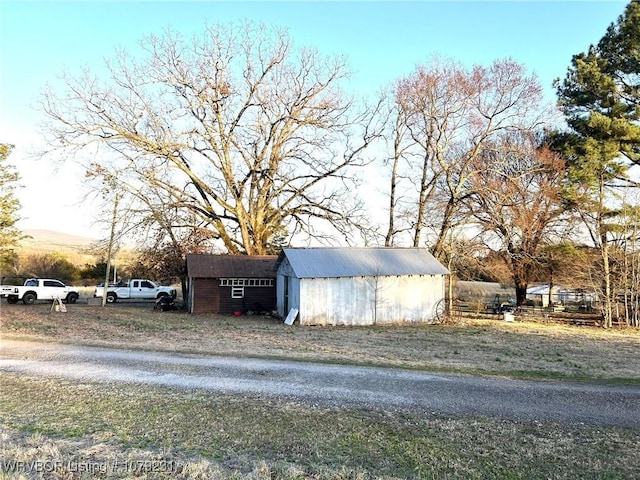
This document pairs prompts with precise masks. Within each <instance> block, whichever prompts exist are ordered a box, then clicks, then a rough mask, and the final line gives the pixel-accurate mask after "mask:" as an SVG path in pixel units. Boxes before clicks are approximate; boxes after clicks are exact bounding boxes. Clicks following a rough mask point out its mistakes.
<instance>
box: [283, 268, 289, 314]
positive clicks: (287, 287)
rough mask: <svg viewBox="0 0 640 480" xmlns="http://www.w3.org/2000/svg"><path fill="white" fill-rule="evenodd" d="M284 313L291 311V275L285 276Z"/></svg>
mask: <svg viewBox="0 0 640 480" xmlns="http://www.w3.org/2000/svg"><path fill="white" fill-rule="evenodd" d="M283 290H284V314H285V315H286V314H287V313H288V312H289V276H288V275H285V276H284V288H283Z"/></svg>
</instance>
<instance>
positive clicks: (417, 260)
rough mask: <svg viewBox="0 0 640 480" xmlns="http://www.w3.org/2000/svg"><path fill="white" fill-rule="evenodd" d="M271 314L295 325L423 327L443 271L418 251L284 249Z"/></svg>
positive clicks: (440, 293)
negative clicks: (293, 317) (294, 317)
mask: <svg viewBox="0 0 640 480" xmlns="http://www.w3.org/2000/svg"><path fill="white" fill-rule="evenodd" d="M276 268H277V281H276V289H277V310H278V314H279V315H280V316H282V317H287V315H288V314H289V313H290V312H291V311H292V310H293V311H294V312H295V311H296V310H297V311H298V318H299V320H300V324H301V325H374V324H385V323H386V324H390V323H397V322H429V321H432V320H433V319H434V317H435V315H436V311H437V308H438V305H439V304H440V302H442V301H443V299H444V295H445V278H446V275H448V274H449V271H448V270H447V269H446V268H445V267H444V266H442V264H440V262H438V261H437V260H436V259H435V258H434V257H433V255H431V253H430V252H429V251H428V250H427V249H423V248H300V249H297V248H285V249H283V251H282V253H281V254H280V256H279V257H278V261H277V265H276Z"/></svg>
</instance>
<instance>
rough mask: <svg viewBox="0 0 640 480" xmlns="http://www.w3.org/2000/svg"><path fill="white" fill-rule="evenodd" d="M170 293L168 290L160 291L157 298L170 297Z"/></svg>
mask: <svg viewBox="0 0 640 480" xmlns="http://www.w3.org/2000/svg"><path fill="white" fill-rule="evenodd" d="M168 296H169V294H168V293H167V292H160V293H158V295H157V296H156V299H158V298H162V297H168Z"/></svg>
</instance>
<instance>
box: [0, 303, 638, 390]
mask: <svg viewBox="0 0 640 480" xmlns="http://www.w3.org/2000/svg"><path fill="white" fill-rule="evenodd" d="M50 310H51V309H50V306H49V305H46V304H40V305H34V306H25V305H22V304H18V305H7V304H6V303H3V304H2V305H1V306H0V334H3V335H6V336H11V337H30V338H34V339H44V340H50V341H56V342H71V343H81V344H85V345H99V346H114V347H125V348H133V349H152V350H162V351H174V352H192V353H202V354H212V355H240V356H255V357H269V358H293V359H298V360H301V361H322V362H340V363H357V364H364V365H371V364H375V365H384V366H394V367H403V368H410V369H425V370H437V371H454V372H470V373H485V374H498V375H513V376H528V377H534V378H535V377H555V378H567V379H587V378H590V379H596V380H598V379H599V380H611V379H623V380H626V381H631V382H638V381H640V356H639V355H638V353H639V352H640V332H638V331H637V330H634V329H622V330H621V329H612V330H604V329H602V328H597V327H578V326H574V325H566V324H555V323H533V322H504V321H502V320H499V319H496V320H467V321H465V322H464V323H459V324H457V325H396V326H385V327H329V328H327V327H300V326H299V325H297V324H295V325H293V326H291V327H288V326H286V325H284V324H283V323H282V322H281V321H280V320H276V319H273V318H262V317H239V318H238V317H225V316H194V315H189V314H184V313H170V312H165V313H160V312H154V311H153V310H152V308H151V307H148V308H140V307H128V306H126V305H125V304H116V305H108V306H106V307H99V306H97V307H96V306H88V305H86V304H75V305H67V312H66V313H61V312H51V311H50ZM496 318H500V317H496Z"/></svg>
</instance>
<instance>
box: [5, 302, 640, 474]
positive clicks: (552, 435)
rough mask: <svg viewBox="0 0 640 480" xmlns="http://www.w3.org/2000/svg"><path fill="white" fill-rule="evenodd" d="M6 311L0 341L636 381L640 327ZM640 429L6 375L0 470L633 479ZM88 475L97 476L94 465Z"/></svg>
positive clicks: (71, 308)
mask: <svg viewBox="0 0 640 480" xmlns="http://www.w3.org/2000/svg"><path fill="white" fill-rule="evenodd" d="M67 310H68V311H67V312H66V313H61V312H51V311H50V306H49V305H45V304H40V305H34V306H30V307H28V306H24V305H22V304H18V305H7V304H6V303H4V302H3V303H2V304H1V305H0V335H1V336H3V337H4V338H20V339H37V340H45V341H51V342H63V343H78V344H85V345H96V346H113V347H118V348H133V349H152V350H162V351H170V352H171V351H173V352H192V353H202V354H210V355H235V356H243V355H244V356H256V357H269V358H288V359H297V360H300V361H322V362H339V363H350V364H364V365H383V366H395V367H402V368H410V369H423V370H435V371H453V372H466V373H477V374H485V375H504V376H514V377H529V378H554V379H564V380H570V381H593V382H621V383H627V384H640V355H639V353H640V332H638V331H637V330H620V329H613V330H603V329H600V328H593V327H577V326H569V325H560V324H553V323H532V322H530V323H525V322H513V323H507V322H504V321H501V320H468V321H466V323H459V324H456V325H438V326H436V325H396V326H388V327H357V328H354V327H335V328H312V327H300V326H299V325H294V326H292V327H287V326H286V325H284V324H283V323H282V322H281V321H278V320H275V319H271V318H259V317H241V318H235V317H215V316H191V315H188V314H183V313H168V312H167V313H159V312H154V311H153V310H152V309H151V307H150V306H149V307H148V308H133V307H130V306H126V305H125V304H117V305H111V306H107V307H105V308H102V307H93V306H88V305H83V304H75V305H67ZM639 450H640V431H638V429H621V428H617V429H616V428H599V427H590V426H586V425H564V424H555V423H540V422H532V423H530V422H514V421H507V420H501V419H492V418H479V417H462V418H448V417H445V416H439V415H437V414H434V413H429V412H422V413H420V412H416V413H415V414H409V413H401V412H374V411H363V410H358V409H348V408H320V407H318V406H313V405H305V404H301V403H297V402H295V401H287V400H274V399H269V400H267V399H260V398H252V397H244V396H236V395H225V394H215V395H214V394H206V393H199V392H187V391H176V390H171V389H166V388H156V387H145V388H144V389H140V388H137V387H132V386H127V385H112V386H110V387H109V388H105V387H104V386H103V385H97V384H92V383H82V382H72V381H64V380H56V379H50V378H36V377H27V376H21V375H15V374H8V373H0V480H8V479H12V480H13V479H42V478H46V479H65V480H66V479H73V480H77V479H93V478H105V479H107V478H109V479H111V478H114V479H125V478H126V479H130V478H136V479H148V480H156V479H162V478H167V479H169V478H171V479H203V480H204V479H206V480H211V479H242V478H248V479H260V480H261V479H282V480H293V479H299V480H303V479H305V480H306V479H317V480H325V479H326V480H338V479H340V480H347V479H353V480H369V479H413V478H415V479H459V480H462V479H464V480H467V479H478V480H480V479H483V480H484V479H495V480H502V479H507V478H509V479H537V478H545V479H569V480H582V479H585V478H589V479H596V480H597V479H631V478H636V476H637V472H638V471H640V456H638V455H637V452H638V451H639ZM89 470H90V471H89Z"/></svg>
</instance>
